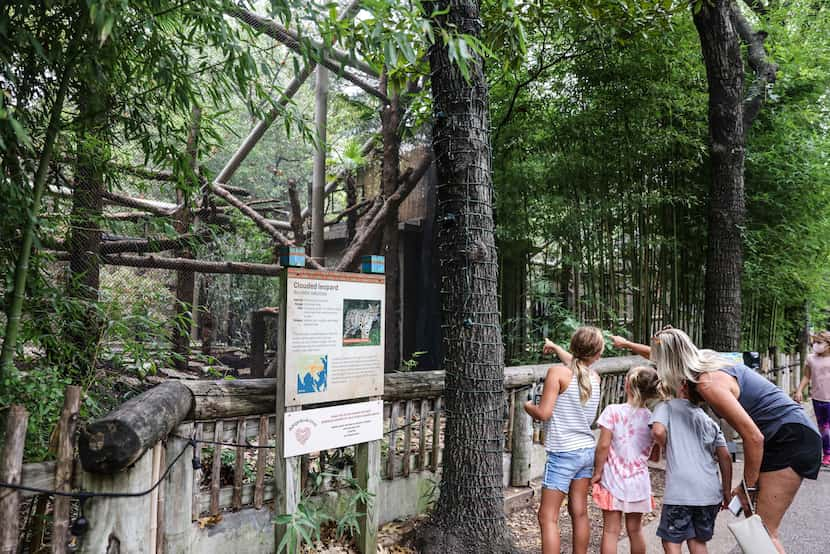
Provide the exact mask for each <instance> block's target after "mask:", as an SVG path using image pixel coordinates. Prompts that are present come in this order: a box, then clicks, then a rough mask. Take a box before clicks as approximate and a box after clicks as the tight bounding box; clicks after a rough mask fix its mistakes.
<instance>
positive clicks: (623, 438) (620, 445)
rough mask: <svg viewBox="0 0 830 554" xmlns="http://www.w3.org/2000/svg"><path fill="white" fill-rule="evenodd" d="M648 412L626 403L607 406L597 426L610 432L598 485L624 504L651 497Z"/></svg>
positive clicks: (650, 439)
mask: <svg viewBox="0 0 830 554" xmlns="http://www.w3.org/2000/svg"><path fill="white" fill-rule="evenodd" d="M650 419H651V412H650V411H649V410H648V409H647V408H634V407H633V406H631V405H630V404H611V405H609V406H607V407H606V408H605V409H604V410H603V411H602V414H600V416H599V419H597V424H598V425H599V426H601V427H604V428H606V429H608V430H609V431H611V435H612V438H611V448H610V449H609V451H608V459H607V460H606V462H605V467H604V468H603V470H602V479H601V481H600V483H601V484H602V486H603V487H605V488H606V489H607V490H608V491H609V492H610V493H611V494H612V495H614V497H616V498H617V499H619V500H624V501H626V502H636V501H638V500H644V499H647V498H651V480H650V479H649V476H648V463H647V462H648V456H649V454H650V453H651V445H652V438H651V429H650V428H649V426H648V422H649V420H650Z"/></svg>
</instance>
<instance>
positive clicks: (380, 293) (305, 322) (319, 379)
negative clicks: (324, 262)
mask: <svg viewBox="0 0 830 554" xmlns="http://www.w3.org/2000/svg"><path fill="white" fill-rule="evenodd" d="M286 271H287V278H286V295H285V301H286V308H285V317H286V321H285V405H286V406H301V405H304V404H316V403H321V402H334V401H337V400H349V399H354V398H365V397H368V396H380V395H382V394H383V342H384V332H385V330H384V318H383V310H384V305H383V303H384V298H385V291H386V285H385V280H384V276H383V275H369V274H361V273H333V272H325V271H314V270H306V269H296V268H289V269H287V270H286ZM350 444H352V443H350Z"/></svg>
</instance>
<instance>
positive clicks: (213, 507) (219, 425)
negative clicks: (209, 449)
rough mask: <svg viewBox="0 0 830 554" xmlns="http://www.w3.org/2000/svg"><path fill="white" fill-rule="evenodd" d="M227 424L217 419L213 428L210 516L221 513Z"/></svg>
mask: <svg viewBox="0 0 830 554" xmlns="http://www.w3.org/2000/svg"><path fill="white" fill-rule="evenodd" d="M224 429H225V422H224V421H222V420H221V419H217V420H216V423H214V427H213V442H214V443H216V444H214V445H213V465H212V466H211V471H210V515H216V514H218V513H219V487H220V486H221V482H222V475H221V474H222V445H221V444H218V443H220V442H223V441H222V432H223V431H224Z"/></svg>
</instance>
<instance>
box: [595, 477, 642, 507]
mask: <svg viewBox="0 0 830 554" xmlns="http://www.w3.org/2000/svg"><path fill="white" fill-rule="evenodd" d="M591 496H592V497H593V498H594V504H596V505H597V507H599V508H600V509H602V510H608V511H611V512H625V513H626V514H644V513H646V512H650V511H652V510H653V509H654V498H653V497H648V498H644V499H642V500H637V501H634V502H629V501H626V500H620V499H619V498H617V497H615V496H614V495H613V494H611V492H610V491H608V489H606V488H605V487H603V486H602V485H600V484H599V483H595V484H594V488H593V490H592V491H591Z"/></svg>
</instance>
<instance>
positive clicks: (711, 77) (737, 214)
mask: <svg viewBox="0 0 830 554" xmlns="http://www.w3.org/2000/svg"><path fill="white" fill-rule="evenodd" d="M731 15H732V5H731V1H730V0H717V1H716V2H714V4H712V5H710V4H708V3H706V2H703V3H701V7H700V10H699V11H697V12H696V13H695V14H694V22H695V27H697V31H698V35H699V36H700V44H701V48H702V50H703V59H704V62H705V63H706V76H707V80H708V83H709V139H710V158H711V165H712V183H711V188H710V194H709V217H708V224H709V236H708V251H707V255H706V285H705V287H706V298H705V302H704V323H703V346H704V347H707V348H713V349H715V350H720V351H726V352H729V351H735V350H738V349H739V348H740V341H741V276H742V272H743V248H742V237H741V227H742V226H743V222H744V215H745V206H744V156H745V152H744V123H743V105H742V100H743V98H742V96H743V76H744V65H743V60H742V59H741V45H740V41H739V37H738V34H737V32H736V30H735V27H734V26H733V22H732V17H731Z"/></svg>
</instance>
